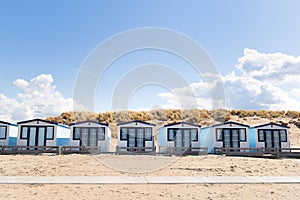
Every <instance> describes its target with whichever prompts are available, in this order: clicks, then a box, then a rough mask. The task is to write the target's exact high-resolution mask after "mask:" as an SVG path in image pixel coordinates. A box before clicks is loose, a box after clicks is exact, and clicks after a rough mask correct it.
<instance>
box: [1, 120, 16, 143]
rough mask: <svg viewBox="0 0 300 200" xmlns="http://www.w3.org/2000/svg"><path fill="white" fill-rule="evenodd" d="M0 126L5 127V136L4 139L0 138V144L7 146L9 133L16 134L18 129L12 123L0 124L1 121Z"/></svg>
mask: <svg viewBox="0 0 300 200" xmlns="http://www.w3.org/2000/svg"><path fill="white" fill-rule="evenodd" d="M0 126H5V127H6V137H5V139H0V146H8V145H9V137H10V135H16V134H17V131H18V127H17V126H16V125H14V124H11V125H8V124H2V123H0Z"/></svg>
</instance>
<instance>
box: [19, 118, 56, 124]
mask: <svg viewBox="0 0 300 200" xmlns="http://www.w3.org/2000/svg"><path fill="white" fill-rule="evenodd" d="M35 121H37V122H44V123H48V124H54V125H58V123H57V122H51V121H48V120H44V119H31V120H26V121H21V122H18V123H17V124H18V125H19V124H27V123H30V122H35Z"/></svg>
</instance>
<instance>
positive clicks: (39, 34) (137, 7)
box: [0, 0, 300, 122]
mask: <svg viewBox="0 0 300 200" xmlns="http://www.w3.org/2000/svg"><path fill="white" fill-rule="evenodd" d="M145 27H157V28H163V29H168V30H173V31H176V32H178V33H180V34H184V35H186V36H187V37H189V38H191V39H193V40H194V41H195V42H197V44H198V45H199V46H201V47H202V48H203V49H204V50H205V52H206V53H207V55H208V56H209V58H210V59H211V60H212V62H213V63H214V65H215V68H216V69H217V71H218V73H219V76H220V77H221V80H222V85H223V88H224V93H225V99H224V102H225V103H224V106H225V108H227V109H267V110H300V87H299V83H300V70H299V69H300V37H299V35H300V1H297V0H286V1H281V0H264V1H261V0H245V1H239V0H225V1H219V0H201V1H199V0H189V1H168V0H166V1H159V0H157V1H156V0H153V1H138V0H136V1H134V0H131V1H121V0H119V1H114V0H112V1H98V0H87V1H81V0H51V1H50V0H49V1H47V0H46V1H38V0H26V1H20V0H0V69H1V73H0V108H1V109H0V120H2V121H11V122H16V121H19V120H25V119H31V118H44V117H47V116H56V115H59V114H60V113H62V112H64V111H70V110H73V108H74V105H79V106H80V102H76V101H75V99H74V98H73V96H74V85H75V83H76V80H77V78H78V76H79V75H80V71H81V69H82V66H83V64H84V62H85V61H86V60H87V59H89V55H91V53H92V52H93V50H95V48H96V47H97V46H98V47H99V44H101V43H103V42H104V41H106V40H107V39H108V38H111V37H113V36H115V35H117V34H120V33H123V32H124V31H128V30H132V29H141V28H145ZM176 42H177V41H174V43H176ZM123 46H124V44H118V45H117V46H116V47H114V48H116V49H118V48H123ZM113 50H114V49H113ZM149 63H152V64H153V63H154V64H162V65H166V66H168V67H169V68H170V69H172V70H174V71H176V73H177V74H180V75H181V76H182V77H183V78H184V80H185V81H186V82H187V87H175V88H170V87H163V86H162V85H160V84H157V83H155V82H154V84H148V85H138V86H137V88H138V89H137V90H134V91H132V92H131V94H130V95H129V96H130V98H129V99H126V100H127V101H128V107H127V109H130V110H150V109H155V108H171V109H172V108H182V102H180V101H179V100H178V95H179V96H180V97H182V98H183V99H187V102H189V99H194V100H196V104H190V105H191V107H195V106H196V107H198V108H201V109H202V108H205V109H212V108H214V107H213V106H212V101H213V99H212V95H211V89H212V87H213V86H212V85H210V84H207V83H206V81H205V78H204V77H205V75H204V74H199V72H198V71H196V70H195V69H194V68H193V66H191V64H190V63H188V62H186V61H185V60H183V59H182V58H180V57H179V56H177V55H174V54H172V53H170V52H164V51H159V50H157V49H142V50H140V51H134V52H130V53H128V54H126V55H123V56H120V57H118V58H117V59H116V60H115V61H114V62H113V63H111V64H110V65H109V68H108V69H107V70H106V71H105V73H104V74H103V75H102V76H101V77H100V78H99V81H98V85H96V88H95V90H94V93H93V94H92V96H93V98H94V99H93V102H94V105H93V110H94V111H95V112H102V111H111V110H113V109H114V106H113V105H112V104H113V103H112V102H113V96H114V95H117V94H115V89H116V88H117V86H118V84H119V83H120V82H121V80H122V78H124V77H125V78H126V76H127V75H128V74H129V72H131V71H132V70H134V69H137V68H138V67H139V66H142V65H145V64H149ZM158 74H159V73H158ZM161 75H162V76H166V77H167V75H164V74H161ZM172 78H173V77H169V79H170V80H173V81H174V82H176V81H177V79H176V78H173V79H172ZM191 91H192V92H191ZM82 98H85V97H82ZM187 104H189V103H187ZM82 108H83V109H84V106H83V107H82ZM186 108H188V107H186ZM124 109H125V108H124Z"/></svg>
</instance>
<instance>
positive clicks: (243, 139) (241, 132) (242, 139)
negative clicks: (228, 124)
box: [240, 128, 247, 142]
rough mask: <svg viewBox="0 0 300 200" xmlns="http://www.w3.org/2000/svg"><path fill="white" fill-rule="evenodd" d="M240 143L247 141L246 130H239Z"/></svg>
mask: <svg viewBox="0 0 300 200" xmlns="http://www.w3.org/2000/svg"><path fill="white" fill-rule="evenodd" d="M240 141H241V142H246V141H247V137H246V130H245V129H244V128H241V129H240Z"/></svg>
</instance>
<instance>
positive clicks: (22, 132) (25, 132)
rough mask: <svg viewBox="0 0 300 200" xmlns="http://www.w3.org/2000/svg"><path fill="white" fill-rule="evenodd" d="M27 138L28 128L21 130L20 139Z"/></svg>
mask: <svg viewBox="0 0 300 200" xmlns="http://www.w3.org/2000/svg"><path fill="white" fill-rule="evenodd" d="M27 138H28V127H23V126H22V128H21V139H27Z"/></svg>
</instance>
